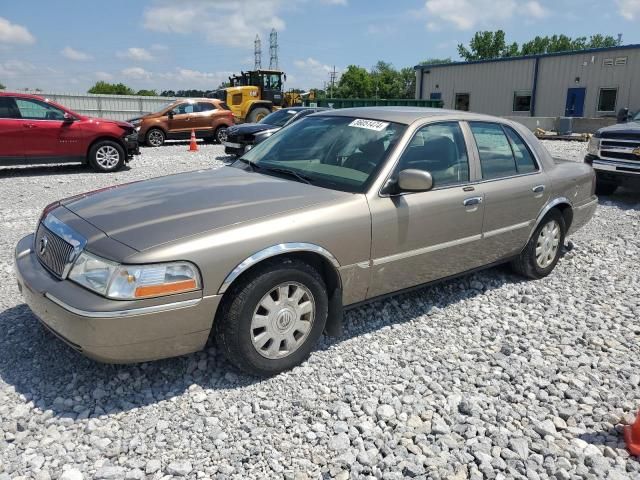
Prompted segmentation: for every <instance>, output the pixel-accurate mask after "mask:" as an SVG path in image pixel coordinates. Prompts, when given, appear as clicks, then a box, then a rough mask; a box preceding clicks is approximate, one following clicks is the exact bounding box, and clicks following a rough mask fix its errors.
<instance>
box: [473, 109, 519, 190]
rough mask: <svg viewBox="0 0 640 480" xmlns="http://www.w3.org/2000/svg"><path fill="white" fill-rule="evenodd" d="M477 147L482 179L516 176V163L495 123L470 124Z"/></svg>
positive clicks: (507, 142) (502, 132)
mask: <svg viewBox="0 0 640 480" xmlns="http://www.w3.org/2000/svg"><path fill="white" fill-rule="evenodd" d="M469 125H470V127H471V131H472V132H473V137H474V138H475V140H476V145H477V146H478V153H479V154H480V166H481V167H482V178H484V179H492V178H500V177H509V176H512V175H516V174H517V173H518V170H517V168H516V161H515V158H514V157H513V152H512V151H511V145H510V144H509V140H508V139H507V137H506V135H505V134H504V131H503V130H502V127H501V126H500V125H498V124H497V123H484V122H471V123H470V124H469Z"/></svg>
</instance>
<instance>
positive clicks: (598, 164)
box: [591, 159, 640, 175]
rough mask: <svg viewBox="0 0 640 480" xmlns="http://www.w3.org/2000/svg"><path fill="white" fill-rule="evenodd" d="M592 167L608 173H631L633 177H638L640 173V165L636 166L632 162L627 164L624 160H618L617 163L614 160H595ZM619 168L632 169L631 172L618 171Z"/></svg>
mask: <svg viewBox="0 0 640 480" xmlns="http://www.w3.org/2000/svg"><path fill="white" fill-rule="evenodd" d="M591 166H592V167H593V169H594V170H606V171H608V172H618V171H620V172H621V173H630V174H632V175H637V174H639V173H640V163H637V164H634V163H631V162H626V161H624V160H617V161H616V160H614V159H612V160H609V161H602V160H594V161H593V164H592V165H591ZM618 167H622V168H625V169H631V170H618ZM633 170H636V171H633Z"/></svg>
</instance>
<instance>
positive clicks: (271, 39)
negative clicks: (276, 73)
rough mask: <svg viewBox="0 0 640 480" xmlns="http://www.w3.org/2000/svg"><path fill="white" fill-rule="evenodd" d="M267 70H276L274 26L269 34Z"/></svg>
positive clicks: (276, 54) (276, 52)
mask: <svg viewBox="0 0 640 480" xmlns="http://www.w3.org/2000/svg"><path fill="white" fill-rule="evenodd" d="M269 70H278V32H276V29H275V28H272V29H271V34H269Z"/></svg>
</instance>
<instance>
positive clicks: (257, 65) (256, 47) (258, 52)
mask: <svg viewBox="0 0 640 480" xmlns="http://www.w3.org/2000/svg"><path fill="white" fill-rule="evenodd" d="M253 52H254V57H255V60H254V66H253V69H254V70H260V69H261V68H262V42H261V41H260V35H256V39H255V41H254V42H253Z"/></svg>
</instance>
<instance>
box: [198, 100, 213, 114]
mask: <svg viewBox="0 0 640 480" xmlns="http://www.w3.org/2000/svg"><path fill="white" fill-rule="evenodd" d="M215 109H216V106H215V105H214V104H213V103H209V102H198V111H199V112H209V111H211V110H215Z"/></svg>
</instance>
